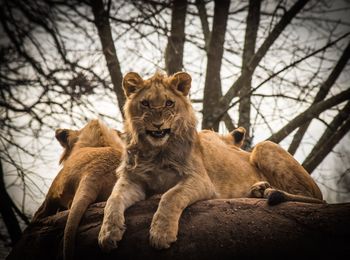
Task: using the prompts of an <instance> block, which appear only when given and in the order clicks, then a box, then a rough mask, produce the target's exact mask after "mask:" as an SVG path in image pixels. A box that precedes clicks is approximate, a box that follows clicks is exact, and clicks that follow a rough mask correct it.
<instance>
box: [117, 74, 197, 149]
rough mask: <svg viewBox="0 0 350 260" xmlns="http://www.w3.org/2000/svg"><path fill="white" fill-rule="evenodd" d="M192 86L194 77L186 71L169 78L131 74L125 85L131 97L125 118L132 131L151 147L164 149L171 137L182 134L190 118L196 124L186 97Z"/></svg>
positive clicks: (125, 80) (127, 76) (128, 100)
mask: <svg viewBox="0 0 350 260" xmlns="http://www.w3.org/2000/svg"><path fill="white" fill-rule="evenodd" d="M190 85H191V77H190V76H189V75H188V74H187V73H184V72H180V73H176V74H175V75H173V76H169V77H168V76H165V75H162V74H159V73H157V74H156V75H154V76H153V77H152V78H150V79H148V80H143V79H142V78H141V77H140V76H139V75H138V74H136V73H134V72H130V73H128V74H127V75H126V76H125V77H124V80H123V86H124V91H125V94H126V96H127V98H128V99H127V102H126V105H125V115H126V119H127V121H126V124H127V125H128V127H129V128H130V129H129V130H131V131H132V132H133V134H134V135H137V138H141V139H142V140H145V141H147V142H148V143H149V144H151V145H152V146H162V145H164V144H166V143H167V141H168V139H169V138H171V137H172V136H175V135H179V134H180V133H179V131H181V129H182V130H184V126H185V125H187V124H188V121H189V120H188V119H189V117H190V121H191V123H193V119H192V117H193V116H192V107H191V105H190V103H189V101H188V98H187V94H188V92H189V89H190ZM194 124H195V120H194Z"/></svg>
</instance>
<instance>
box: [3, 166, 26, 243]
mask: <svg viewBox="0 0 350 260" xmlns="http://www.w3.org/2000/svg"><path fill="white" fill-rule="evenodd" d="M0 213H1V217H2V219H3V221H4V224H5V226H6V229H7V231H8V233H9V235H10V238H11V242H12V244H15V243H16V242H17V241H18V240H19V239H20V238H21V235H22V231H21V227H20V226H19V222H18V219H17V217H16V214H15V212H14V210H13V208H12V200H11V198H10V196H9V195H8V193H7V191H6V186H5V181H4V172H3V169H2V163H1V161H0Z"/></svg>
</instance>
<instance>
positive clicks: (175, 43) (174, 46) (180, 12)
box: [165, 0, 187, 75]
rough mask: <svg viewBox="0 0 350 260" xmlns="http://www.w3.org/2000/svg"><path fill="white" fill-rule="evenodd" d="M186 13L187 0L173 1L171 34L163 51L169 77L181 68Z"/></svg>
mask: <svg viewBox="0 0 350 260" xmlns="http://www.w3.org/2000/svg"><path fill="white" fill-rule="evenodd" d="M186 11H187V0H177V1H173V8H172V16H171V32H170V37H169V38H168V44H167V47H166V51H165V66H166V70H167V73H168V74H169V75H170V74H174V73H176V72H178V71H181V70H182V68H183V62H182V60H183V53H184V44H185V21H186Z"/></svg>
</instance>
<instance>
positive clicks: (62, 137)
mask: <svg viewBox="0 0 350 260" xmlns="http://www.w3.org/2000/svg"><path fill="white" fill-rule="evenodd" d="M69 131H70V130H69V129H61V128H59V129H56V131H55V137H56V139H57V141H58V142H59V143H60V144H61V145H62V146H63V147H64V148H66V147H67V146H68V136H69Z"/></svg>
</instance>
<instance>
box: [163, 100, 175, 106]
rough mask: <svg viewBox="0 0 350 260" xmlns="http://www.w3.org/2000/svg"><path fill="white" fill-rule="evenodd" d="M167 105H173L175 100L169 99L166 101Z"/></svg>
mask: <svg viewBox="0 0 350 260" xmlns="http://www.w3.org/2000/svg"><path fill="white" fill-rule="evenodd" d="M165 105H166V106H167V107H171V106H173V105H174V102H173V101H171V100H167V101H166V102H165Z"/></svg>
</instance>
